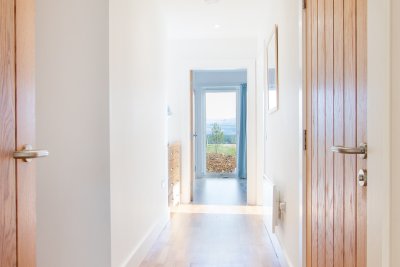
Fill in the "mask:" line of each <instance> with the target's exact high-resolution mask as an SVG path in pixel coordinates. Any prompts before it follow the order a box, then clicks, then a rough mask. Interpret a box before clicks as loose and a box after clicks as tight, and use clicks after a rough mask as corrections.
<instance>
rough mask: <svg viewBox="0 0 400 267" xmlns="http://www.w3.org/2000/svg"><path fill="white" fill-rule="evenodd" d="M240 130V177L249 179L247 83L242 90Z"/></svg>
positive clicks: (242, 86)
mask: <svg viewBox="0 0 400 267" xmlns="http://www.w3.org/2000/svg"><path fill="white" fill-rule="evenodd" d="M239 127H240V130H239V134H240V135H239V148H238V176H239V178H242V179H246V178H247V83H244V84H242V85H241V88H240V125H239Z"/></svg>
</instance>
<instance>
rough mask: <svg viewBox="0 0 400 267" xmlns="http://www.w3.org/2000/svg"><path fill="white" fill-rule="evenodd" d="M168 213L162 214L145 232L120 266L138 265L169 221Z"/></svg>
mask: <svg viewBox="0 0 400 267" xmlns="http://www.w3.org/2000/svg"><path fill="white" fill-rule="evenodd" d="M169 219H170V217H169V213H166V214H164V215H163V216H162V217H161V218H160V219H159V220H158V221H157V222H156V223H155V224H154V225H153V226H152V227H151V228H150V230H149V231H148V232H147V234H146V235H145V236H144V237H143V239H142V240H141V242H140V243H139V244H138V245H137V246H136V247H135V249H134V250H133V251H132V253H131V254H130V255H129V257H128V258H127V259H126V261H125V262H124V263H123V264H121V267H138V266H139V265H140V264H141V263H142V261H143V260H144V259H145V258H146V256H147V254H148V252H149V251H150V249H151V247H152V245H153V244H154V242H155V241H156V240H157V238H158V237H159V235H160V234H161V232H162V231H163V230H164V228H165V226H166V225H167V224H168V222H169Z"/></svg>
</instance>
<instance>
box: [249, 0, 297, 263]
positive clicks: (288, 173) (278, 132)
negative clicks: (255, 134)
mask: <svg viewBox="0 0 400 267" xmlns="http://www.w3.org/2000/svg"><path fill="white" fill-rule="evenodd" d="M265 16H266V20H267V23H266V32H265V33H264V35H263V36H262V37H261V38H260V40H259V49H258V50H259V52H258V59H259V60H258V72H257V77H259V79H258V86H259V87H260V88H263V87H264V78H265V77H264V74H263V69H264V66H263V65H264V58H265V53H264V50H265V49H264V47H265V45H264V44H265V41H266V40H268V39H269V37H270V36H271V34H272V31H273V29H274V25H275V24H278V36H279V87H280V89H279V90H280V91H279V109H278V111H277V112H274V113H271V114H268V115H267V117H266V120H265V123H266V125H265V127H266V133H265V134H266V141H265V159H264V160H265V170H264V171H265V176H266V177H268V178H269V179H270V180H272V182H273V183H274V184H275V185H276V186H277V189H278V191H279V193H280V199H281V201H282V202H286V212H285V215H284V217H283V219H281V220H280V222H279V226H278V227H277V228H276V236H277V238H278V240H279V243H280V245H281V248H282V250H283V254H284V257H285V258H286V261H287V263H288V264H289V265H290V266H301V265H300V260H301V258H300V253H299V251H300V245H299V242H300V240H299V236H300V233H301V232H300V227H299V223H300V220H299V214H300V208H301V204H302V203H301V202H300V195H299V192H300V182H299V181H300V180H301V175H300V173H301V168H300V164H299V149H300V147H301V144H300V138H299V134H300V128H299V124H300V116H299V112H300V106H299V102H300V101H299V100H300V99H299V95H300V92H301V91H300V90H301V87H302V73H301V67H300V66H301V38H302V36H301V32H300V30H299V29H300V22H301V18H302V17H301V13H300V1H298V0H281V1H273V0H269V1H268V8H267V10H266V14H265ZM288 164H290V167H288Z"/></svg>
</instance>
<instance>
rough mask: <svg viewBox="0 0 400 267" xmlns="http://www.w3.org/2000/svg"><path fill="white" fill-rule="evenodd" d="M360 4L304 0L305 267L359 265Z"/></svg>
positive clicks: (362, 210)
mask: <svg viewBox="0 0 400 267" xmlns="http://www.w3.org/2000/svg"><path fill="white" fill-rule="evenodd" d="M366 8H367V6H366V0H307V2H306V12H305V14H306V21H307V24H306V25H307V26H306V27H307V36H306V42H307V45H306V47H307V50H306V55H307V56H306V59H307V114H308V118H307V139H308V143H309V144H310V145H309V147H308V151H307V266H312V267H314V266H315V267H325V266H329V267H332V266H335V267H340V266H360V267H361V266H366V197H367V187H361V186H360V185H359V184H358V180H357V174H358V171H359V170H360V169H366V163H367V162H366V159H361V158H360V157H359V156H357V155H344V154H336V153H333V152H332V151H331V147H332V146H334V145H336V146H337V145H342V146H346V147H358V146H359V144H360V143H363V142H367V139H366V127H367V123H366V115H367V107H366V105H367V101H366V99H367V87H366V70H367V69H366V68H367V57H366V55H367V49H366V44H367V38H366V15H367V9H366Z"/></svg>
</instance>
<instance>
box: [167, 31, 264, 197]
mask: <svg viewBox="0 0 400 267" xmlns="http://www.w3.org/2000/svg"><path fill="white" fill-rule="evenodd" d="M256 52H257V39H256V38H239V39H237V38H229V39H224V38H220V39H171V40H169V42H168V58H167V60H168V61H167V62H168V78H167V85H168V104H169V106H170V107H171V110H172V112H173V113H174V115H173V116H172V117H170V118H169V123H168V126H169V133H168V135H169V142H171V143H172V142H175V141H180V142H181V143H182V202H183V203H189V202H190V186H191V184H190V181H191V173H190V164H191V162H190V158H191V153H190V144H191V138H192V137H191V136H190V133H191V131H190V120H191V118H190V101H191V99H190V71H191V70H196V69H197V70H200V69H238V68H243V69H244V68H248V76H249V78H248V103H249V104H248V107H249V108H248V116H249V120H248V127H249V129H248V149H249V152H248V153H249V155H248V164H249V165H248V176H249V183H250V184H249V186H248V202H249V203H250V204H256V202H257V199H256V197H257V193H256V190H257V181H256V179H257V178H258V176H257V174H256V167H257V164H256V149H257V145H256V138H255V137H256V89H255V88H256V85H255V59H256Z"/></svg>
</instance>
